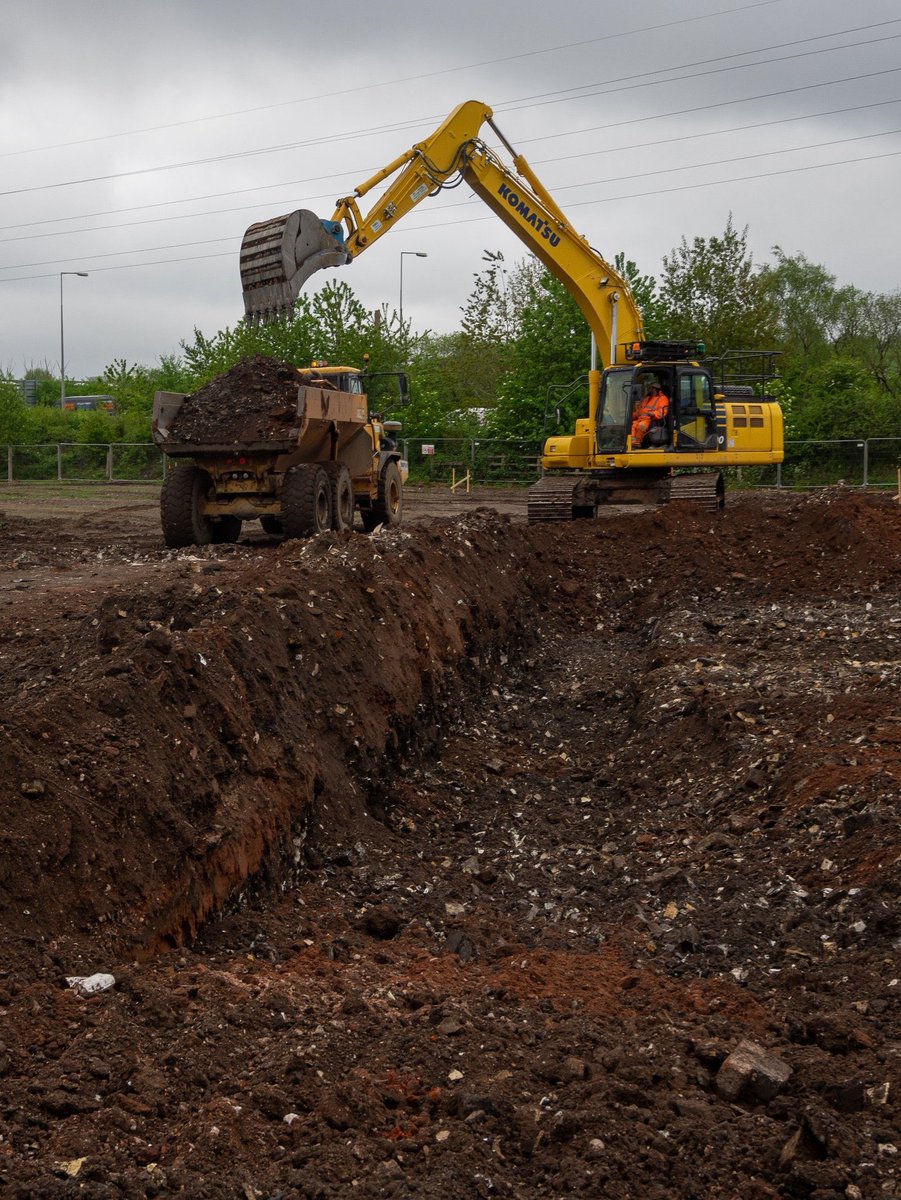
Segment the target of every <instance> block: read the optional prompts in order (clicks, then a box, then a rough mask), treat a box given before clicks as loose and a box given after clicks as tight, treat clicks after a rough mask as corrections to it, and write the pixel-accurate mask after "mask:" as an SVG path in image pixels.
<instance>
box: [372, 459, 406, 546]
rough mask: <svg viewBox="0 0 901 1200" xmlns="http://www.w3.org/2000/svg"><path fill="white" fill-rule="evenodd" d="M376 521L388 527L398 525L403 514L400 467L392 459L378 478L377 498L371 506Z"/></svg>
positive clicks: (402, 489)
mask: <svg viewBox="0 0 901 1200" xmlns="http://www.w3.org/2000/svg"><path fill="white" fill-rule="evenodd" d="M372 512H373V515H374V516H375V518H376V523H377V524H379V525H387V526H388V528H389V529H391V528H393V527H394V526H395V525H399V524H400V523H401V521H402V520H403V515H404V481H403V480H402V479H401V477H400V467H399V466H398V465H397V463H396V462H394V461H393V460H392V461H391V462H389V463H388V464H387V465H386V467H385V469H384V471H382V474H381V477H380V478H379V494H378V499H377V500H376V502H375V504H373V506H372Z"/></svg>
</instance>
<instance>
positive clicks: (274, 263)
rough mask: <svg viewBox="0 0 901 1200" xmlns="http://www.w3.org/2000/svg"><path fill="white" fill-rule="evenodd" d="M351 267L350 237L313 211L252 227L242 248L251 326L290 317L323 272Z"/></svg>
mask: <svg viewBox="0 0 901 1200" xmlns="http://www.w3.org/2000/svg"><path fill="white" fill-rule="evenodd" d="M349 261H350V254H349V253H348V251H347V247H346V246H345V245H344V231H343V229H342V227H341V225H340V224H338V223H337V222H336V221H323V220H321V219H320V218H319V217H317V216H316V214H315V213H314V212H311V211H310V210H309V209H308V208H298V209H295V211H294V212H291V213H287V214H286V215H285V216H283V217H273V218H272V219H271V220H269V221H260V222H258V223H257V224H256V225H251V226H250V228H249V229H248V230H247V232H246V233H245V234H244V240H243V241H242V242H241V286H242V288H243V289H244V312H245V315H246V319H247V322H248V324H250V325H259V324H266V323H268V322H269V321H277V320H278V319H279V318H280V317H283V316H290V314H291V313H292V312H293V310H294V303H295V301H296V300H297V297H298V296H299V295H300V289H301V288H302V287H303V285H304V283H306V281H307V280H308V279H309V277H310V276H311V275H312V274H313V273H314V272H315V271H320V270H322V268H323V267H341V266H343V265H344V264H345V263H347V262H349Z"/></svg>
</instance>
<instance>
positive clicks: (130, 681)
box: [0, 490, 901, 1200]
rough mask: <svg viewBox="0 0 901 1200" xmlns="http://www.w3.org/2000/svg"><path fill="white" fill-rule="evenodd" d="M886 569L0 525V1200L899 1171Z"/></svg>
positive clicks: (417, 538)
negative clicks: (191, 540) (170, 540)
mask: <svg viewBox="0 0 901 1200" xmlns="http://www.w3.org/2000/svg"><path fill="white" fill-rule="evenodd" d="M899 567H901V512H899V509H898V506H897V505H893V504H892V503H891V502H890V501H889V500H888V499H887V498H885V497H881V498H872V497H868V496H864V495H856V494H850V493H848V492H846V491H843V490H835V491H832V492H824V493H819V494H816V495H811V496H805V497H798V496H791V495H769V496H760V495H758V496H753V497H744V496H740V497H738V498H732V497H730V504H729V507H728V509H727V511H726V514H725V515H724V516H721V515H715V516H714V515H711V514H709V513H704V512H701V511H699V510H697V509H695V508H693V507H691V506H686V505H673V506H671V507H669V508H667V509H659V510H650V511H644V512H640V513H632V514H628V515H623V516H619V515H612V516H608V517H606V518H603V519H599V520H597V521H580V522H576V523H575V524H573V525H572V526H565V527H528V526H526V525H525V524H523V523H522V522H520V521H516V520H511V519H510V518H509V517H504V516H499V515H498V514H497V513H496V512H492V511H489V510H488V509H487V508H477V509H474V510H472V511H469V512H467V513H465V514H463V515H460V516H457V517H455V518H438V517H428V518H425V519H423V520H421V521H419V522H418V523H413V524H409V525H407V526H405V527H403V528H402V529H400V530H397V531H393V532H382V533H379V534H376V535H374V536H373V537H371V538H367V537H365V536H363V535H362V534H358V533H355V534H326V535H322V536H320V537H318V538H315V539H312V540H310V541H308V542H305V543H302V542H283V543H279V542H278V541H277V540H270V539H267V538H265V537H263V536H262V535H260V534H259V533H256V534H254V533H251V527H250V526H248V527H247V528H246V532H245V536H244V538H243V539H242V541H241V542H240V543H239V544H238V545H237V546H215V547H205V548H202V549H197V550H194V551H179V552H170V551H166V550H165V549H164V548H163V542H162V536H161V534H160V533H159V529H158V526H157V525H156V523H155V522H151V520H150V518H149V517H148V520H147V522H146V523H145V524H144V525H141V524H140V522H135V521H134V520H131V521H129V522H128V523H127V524H125V523H124V522H122V521H120V520H119V519H118V518H117V514H116V512H115V510H114V509H113V508H111V511H110V514H109V516H108V518H107V519H106V520H105V521H104V520H100V519H98V518H97V517H96V516H95V517H93V518H92V519H90V520H86V519H79V518H77V517H73V516H71V515H65V516H61V517H54V516H53V515H52V514H48V516H47V517H46V518H45V519H40V520H37V519H35V520H26V519H23V518H20V517H13V516H8V517H6V518H2V517H0V655H2V660H0V661H2V667H3V669H2V675H0V688H2V692H3V708H2V714H3V715H2V725H0V733H2V738H0V773H2V781H3V782H2V787H0V797H2V805H3V820H2V835H0V902H2V908H3V934H2V951H0V1043H2V1044H0V1088H2V1108H0V1195H2V1196H3V1197H10V1198H14V1200H24V1198H25V1197H40V1198H45V1197H46V1198H56V1197H75V1196H78V1197H86V1198H90V1200H101V1198H104V1200H106V1198H113V1197H116V1198H118V1197H128V1198H131V1197H146V1196H159V1197H168V1196H175V1195H182V1196H186V1197H209V1198H214V1197H215V1198H217V1200H218V1198H223V1200H224V1198H234V1197H237V1198H239V1200H252V1198H260V1200H262V1198H266V1200H276V1198H278V1197H281V1198H283V1200H287V1198H289V1197H303V1198H308V1200H313V1198H316V1200H333V1198H338V1197H341V1198H342V1200H343V1198H345V1197H354V1196H359V1197H395V1198H397V1200H403V1198H405V1197H423V1198H429V1200H432V1198H434V1200H438V1198H442V1200H443V1198H445V1197H448V1196H454V1197H460V1198H461V1200H466V1198H469V1197H479V1198H486V1200H487V1198H490V1197H515V1198H520V1200H532V1198H537V1197H548V1198H551V1197H553V1198H561V1200H563V1198H566V1200H568V1198H569V1197H576V1196H586V1197H588V1196H590V1197H610V1198H614V1197H615V1198H616V1200H672V1198H676V1200H681V1198H686V1200H687V1198H689V1197H691V1198H696V1200H763V1198H770V1197H773V1198H775V1197H809V1198H811V1200H839V1198H847V1200H854V1198H855V1197H863V1198H865V1200H870V1198H873V1200H875V1198H876V1197H879V1198H882V1197H891V1196H897V1195H899V1194H901V1192H899V1181H898V1176H899V1169H901V1130H899V1121H898V1116H899V1102H898V1087H899V1079H898V1074H899V1073H898V1063H899V1051H901V1039H899V1026H898V1008H897V1006H898V995H899V991H901V983H899V978H901V968H899V965H898V949H899V946H901V930H899V921H898V879H899V857H901V835H899V828H898V799H899V785H901V709H899V703H898V695H899V684H901V661H899V653H898V650H899V644H901V599H899ZM95 972H106V973H110V974H112V975H113V976H114V978H115V985H114V986H113V987H111V988H109V989H108V990H105V991H101V992H98V993H96V994H92V995H84V994H82V993H81V992H80V991H79V990H78V989H77V988H73V987H70V986H68V984H67V979H68V978H69V977H73V976H88V975H91V974H93V973H95ZM747 1041H750V1042H752V1043H754V1044H755V1045H756V1047H758V1048H759V1049H756V1050H754V1049H752V1051H751V1053H752V1054H753V1055H760V1056H762V1058H761V1063H760V1065H759V1067H758V1069H757V1071H756V1072H755V1071H753V1070H746V1072H745V1074H742V1073H741V1062H740V1060H742V1061H743V1056H744V1055H745V1054H746V1051H745V1050H742V1051H741V1053H740V1054H739V1055H735V1054H733V1051H736V1049H737V1048H738V1047H739V1046H740V1044H741V1043H743V1042H747ZM730 1055H732V1057H731V1058H730V1057H729V1056H730ZM727 1060H728V1061H727ZM724 1063H726V1065H725V1066H724V1065H723V1064H724ZM736 1081H737V1082H736Z"/></svg>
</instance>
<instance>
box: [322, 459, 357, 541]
mask: <svg viewBox="0 0 901 1200" xmlns="http://www.w3.org/2000/svg"><path fill="white" fill-rule="evenodd" d="M324 466H325V473H326V475H328V478H329V485H330V487H331V490H332V529H353V527H354V485H353V480H352V479H351V477H350V471H349V470H348V469H347V467H346V466H345V465H344V463H339V462H329V463H325V464H324Z"/></svg>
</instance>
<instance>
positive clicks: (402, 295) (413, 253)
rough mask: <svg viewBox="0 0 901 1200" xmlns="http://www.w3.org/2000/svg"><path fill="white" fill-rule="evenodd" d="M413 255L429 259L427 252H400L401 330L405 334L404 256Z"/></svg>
mask: <svg viewBox="0 0 901 1200" xmlns="http://www.w3.org/2000/svg"><path fill="white" fill-rule="evenodd" d="M407 254H409V255H412V256H413V257H414V258H428V257H429V256H428V255H427V254H426V252H425V250H401V252H400V305H399V309H400V328H401V333H403V328H404V256H405V255H407Z"/></svg>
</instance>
